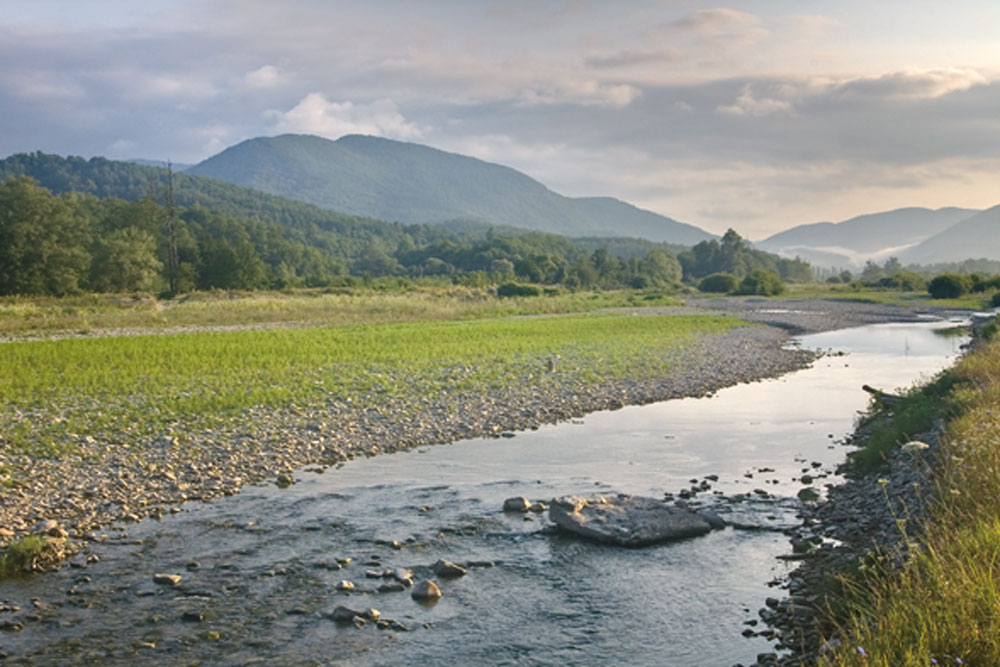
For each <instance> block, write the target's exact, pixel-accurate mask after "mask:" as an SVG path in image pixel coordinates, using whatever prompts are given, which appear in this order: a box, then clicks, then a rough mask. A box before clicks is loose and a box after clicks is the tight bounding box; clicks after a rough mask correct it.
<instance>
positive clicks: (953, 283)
mask: <svg viewBox="0 0 1000 667" xmlns="http://www.w3.org/2000/svg"><path fill="white" fill-rule="evenodd" d="M970 291H972V279H971V278H969V276H963V275H961V274H958V273H942V274H941V275H939V276H937V277H935V278H934V279H933V280H931V281H930V282H929V283H928V284H927V292H928V293H929V294H930V295H931V296H932V297H933V298H935V299H957V298H958V297H960V296H962V295H963V294H968V293H969V292H970Z"/></svg>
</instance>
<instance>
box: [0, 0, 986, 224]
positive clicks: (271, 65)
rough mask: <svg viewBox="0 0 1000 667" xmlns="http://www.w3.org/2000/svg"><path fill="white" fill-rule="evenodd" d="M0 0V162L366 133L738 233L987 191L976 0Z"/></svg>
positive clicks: (183, 152)
mask: <svg viewBox="0 0 1000 667" xmlns="http://www.w3.org/2000/svg"><path fill="white" fill-rule="evenodd" d="M800 7H801V5H800V3H795V2H792V1H791V0H783V1H778V2H773V1H772V2H764V1H763V0H761V1H757V2H753V1H743V2H731V3H728V4H726V5H724V6H719V5H714V4H707V3H703V2H693V1H687V0H672V1H664V0H637V1H635V2H631V3H629V4H628V5H627V6H625V7H622V6H618V7H612V6H610V5H608V4H606V3H600V2H596V1H590V0H568V1H566V2H548V3H527V2H523V1H522V0H514V1H509V2H472V3H470V2H459V1H458V0H447V1H445V0H442V1H438V2H432V3H421V4H420V5H415V4H412V3H404V2H398V1H395V0H384V1H382V2H377V3H363V4H362V3H349V2H318V1H310V0H290V1H288V2H285V3H282V4H281V5H280V7H276V6H274V5H273V4H272V3H267V2H263V0H241V1H239V2H236V0H221V1H219V2H213V3H203V2H194V1H193V0H155V1H151V2H148V3H144V4H143V7H142V9H141V10H139V11H137V10H136V9H134V6H133V4H132V3H125V2H123V1H121V0H107V1H104V2H93V3H70V4H68V5H67V4H65V3H61V2H56V1H53V0H39V1H36V2H33V3H31V4H25V3H20V2H12V1H8V0H0V9H3V12H2V14H0V16H2V18H0V37H2V39H0V53H3V56H4V62H5V63H6V67H5V68H4V71H3V72H0V111H2V112H3V114H4V118H5V125H6V131H5V132H4V133H3V136H2V137H0V155H10V154H13V153H19V152H31V151H35V150H41V151H44V152H47V153H57V154H60V155H83V156H87V157H90V156H95V155H101V156H105V157H109V158H114V159H132V158H146V159H154V160H161V159H162V160H166V159H168V158H169V159H171V160H173V161H175V162H181V163H188V162H189V163H197V162H199V161H201V160H203V159H205V158H207V157H210V156H211V155H213V154H215V153H218V152H219V151H221V150H223V149H224V148H226V147H228V146H231V145H234V144H236V143H239V142H240V141H243V140H245V139H250V138H254V137H257V136H271V135H276V134H282V133H286V132H293V133H302V134H315V135H318V136H323V137H326V138H329V139H334V140H335V139H337V138H339V137H340V136H341V135H344V134H350V133H360V134H373V135H377V136H384V137H387V138H391V139H398V140H403V141H412V142H415V143H421V144H426V145H429V146H433V147H435V148H440V149H442V150H446V151H450V152H455V153H461V154H465V155H470V156H473V157H477V158H480V159H483V160H486V161H489V162H496V163H500V164H503V165H507V166H510V167H513V168H515V169H517V170H519V171H522V172H524V173H525V174H527V175H529V176H531V177H532V178H535V179H537V180H538V181H540V182H541V183H543V184H544V185H546V186H547V187H549V188H550V189H552V190H554V191H556V192H558V193H560V194H563V195H566V196H574V197H575V196H598V195H604V196H611V197H616V198H618V199H622V200H624V201H627V202H629V203H632V204H634V205H636V206H639V207H641V208H646V209H649V210H652V211H655V212H657V213H661V214H663V215H666V216H669V217H672V218H675V219H677V220H680V221H683V222H688V223H691V224H694V225H697V226H699V227H702V228H703V229H705V230H707V231H710V232H713V233H717V234H721V233H722V232H724V231H725V230H726V229H727V228H730V227H732V228H734V229H736V230H737V231H739V232H740V233H741V234H742V235H743V236H745V237H748V238H750V239H753V240H760V239H762V238H764V237H766V236H770V235H771V234H774V233H777V232H779V231H782V230H784V229H787V228H790V227H794V226H797V225H800V224H807V223H814V222H820V221H831V222H838V221H842V220H846V219H849V218H852V217H855V216H857V215H863V214H868V213H875V212H880V211H887V210H892V209H896V208H903V207H909V206H919V207H926V208H932V209H937V208H941V207H945V206H959V207H966V208H976V209H984V208H989V207H991V206H994V205H996V204H998V203H1000V193H998V191H997V188H996V177H995V174H996V173H997V172H998V166H1000V164H998V163H1000V157H998V156H1000V150H998V149H1000V118H997V117H996V114H995V109H996V108H997V105H998V103H1000V41H998V40H996V39H995V36H994V35H993V30H992V28H993V27H995V26H996V25H1000V5H997V4H996V3H991V2H985V1H978V2H962V3H958V4H957V5H953V6H950V7H948V8H946V7H944V6H943V5H941V4H939V3H929V2H906V3H904V2H898V1H890V2H885V3H879V4H878V6H874V7H872V6H868V5H866V4H862V3H860V2H856V1H848V2H832V1H830V0H823V1H820V2H815V3H810V13H809V14H803V13H801V12H800V11H799V10H800Z"/></svg>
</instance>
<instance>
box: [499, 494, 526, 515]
mask: <svg viewBox="0 0 1000 667" xmlns="http://www.w3.org/2000/svg"><path fill="white" fill-rule="evenodd" d="M530 509H531V501H530V500H528V499H527V498H525V497H524V496H517V497H514V498H508V499H507V500H505V501H503V511H504V512H527V511H528V510H530Z"/></svg>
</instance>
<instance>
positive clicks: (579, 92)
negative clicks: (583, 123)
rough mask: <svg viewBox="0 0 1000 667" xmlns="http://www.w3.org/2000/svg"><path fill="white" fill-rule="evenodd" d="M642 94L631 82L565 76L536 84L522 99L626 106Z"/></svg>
mask: <svg viewBox="0 0 1000 667" xmlns="http://www.w3.org/2000/svg"><path fill="white" fill-rule="evenodd" d="M641 96H642V90H640V89H639V88H637V87H636V86H633V85H631V84H625V83H622V84H614V83H603V82H600V81H596V80H594V79H583V80H576V79H566V80H564V81H558V82H552V83H551V84H550V85H536V86H531V87H527V88H524V89H523V90H522V91H521V95H520V99H519V103H520V104H521V105H525V106H532V105H536V104H543V105H551V104H579V105H583V106H604V107H624V106H628V105H629V104H631V103H632V102H633V101H635V100H636V99H638V98H639V97H641Z"/></svg>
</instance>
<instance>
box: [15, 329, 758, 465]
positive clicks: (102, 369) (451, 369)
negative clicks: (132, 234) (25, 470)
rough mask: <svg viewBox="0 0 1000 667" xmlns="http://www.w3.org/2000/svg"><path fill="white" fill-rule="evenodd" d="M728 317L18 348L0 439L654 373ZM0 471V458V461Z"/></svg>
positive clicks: (58, 444)
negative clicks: (557, 380)
mask: <svg viewBox="0 0 1000 667" xmlns="http://www.w3.org/2000/svg"><path fill="white" fill-rule="evenodd" d="M738 324H739V321H738V320H735V319H733V318H729V317H721V316H710V315H699V316H673V317H670V316H635V315H632V314H628V315H626V314H621V313H616V314H608V313H593V314H574V315H561V316H546V317H508V318H502V319H501V318H495V317H494V318H491V319H477V320H467V321H455V320H451V321H436V320H433V319H432V320H426V321H418V322H405V323H398V324H397V323H394V324H386V323H382V324H349V325H342V326H336V327H322V328H315V327H314V328H298V329H267V330H240V331H225V332H195V333H186V334H176V335H155V336H141V337H102V338H82V339H81V338H76V339H62V340H41V341H19V342H13V343H7V344H4V345H3V346H2V354H0V444H2V445H3V447H2V449H3V451H6V452H7V453H9V454H18V453H24V454H30V455H32V456H58V455H66V454H73V453H74V449H75V445H76V444H77V443H78V442H79V441H80V439H81V438H87V437H90V438H94V439H97V440H98V441H101V442H108V443H123V444H126V446H128V445H129V444H130V443H134V442H136V441H137V440H138V439H141V438H143V437H144V436H150V435H156V434H158V433H164V432H169V431H170V430H171V429H172V428H174V427H178V428H179V430H183V431H187V432H191V431H193V430H195V429H198V428H210V427H213V426H214V425H217V424H218V423H219V422H220V421H225V420H231V419H232V418H233V417H234V416H236V415H238V414H239V413H240V411H241V410H243V409H245V408H249V407H252V406H263V407H280V408H287V407H289V406H293V407H294V406H298V407H307V406H317V405H320V406H322V405H327V404H329V403H330V402H349V403H350V404H351V405H354V406H360V407H372V408H376V407H378V405H379V404H380V403H381V402H383V401H385V400H387V399H397V400H399V399H403V400H418V399H420V398H422V397H426V396H435V395H439V394H442V393H447V392H455V391H473V392H476V391H481V392H491V391H496V390H502V389H504V388H505V387H510V386H530V385H540V386H544V385H545V383H546V382H547V378H549V377H551V376H552V375H553V373H552V372H551V370H550V368H549V362H550V361H551V362H552V365H553V366H554V368H555V369H556V370H557V372H558V373H559V374H561V375H562V376H563V377H566V376H567V375H568V376H570V377H572V378H574V379H575V380H577V381H579V382H581V383H584V384H586V383H595V382H598V381H599V380H601V379H614V378H623V377H630V378H636V379H638V378H644V377H652V376H657V375H663V374H665V373H666V372H667V370H668V368H669V366H670V363H671V358H672V355H673V354H674V353H675V352H676V351H678V350H679V349H681V348H682V347H684V346H686V345H688V344H690V343H691V342H692V341H694V340H695V339H697V337H699V336H701V335H704V334H710V333H720V332H723V331H726V330H728V329H729V328H731V327H733V326H736V325H738ZM0 463H2V459H0Z"/></svg>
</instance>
